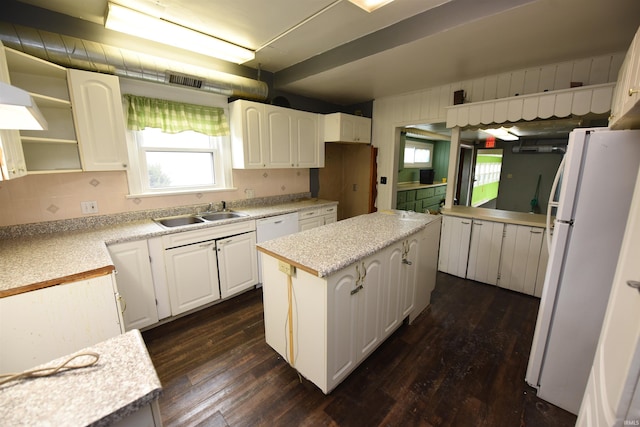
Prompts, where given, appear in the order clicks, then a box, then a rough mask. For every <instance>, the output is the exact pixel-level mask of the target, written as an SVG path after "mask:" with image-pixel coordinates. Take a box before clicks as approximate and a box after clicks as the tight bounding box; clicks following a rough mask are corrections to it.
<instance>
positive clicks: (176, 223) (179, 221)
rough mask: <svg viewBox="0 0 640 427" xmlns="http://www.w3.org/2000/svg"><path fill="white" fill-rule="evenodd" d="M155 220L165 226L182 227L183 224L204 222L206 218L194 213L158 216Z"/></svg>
mask: <svg viewBox="0 0 640 427" xmlns="http://www.w3.org/2000/svg"><path fill="white" fill-rule="evenodd" d="M154 221H155V222H157V223H158V224H161V225H164V226H165V227H180V226H183V225H191V224H202V223H203V222H204V219H202V218H199V217H197V216H194V215H181V216H172V217H168V218H158V219H156V220H154Z"/></svg>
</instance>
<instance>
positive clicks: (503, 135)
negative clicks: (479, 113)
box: [480, 127, 520, 141]
mask: <svg viewBox="0 0 640 427" xmlns="http://www.w3.org/2000/svg"><path fill="white" fill-rule="evenodd" d="M480 130H481V131H482V132H485V133H488V134H489V135H493V136H495V137H496V138H498V139H501V140H503V141H517V140H518V139H520V138H518V136H517V135H514V134H512V133H509V129H508V128H504V127H500V128H497V129H480Z"/></svg>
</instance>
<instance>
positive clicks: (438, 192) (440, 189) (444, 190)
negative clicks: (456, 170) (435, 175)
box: [435, 185, 447, 196]
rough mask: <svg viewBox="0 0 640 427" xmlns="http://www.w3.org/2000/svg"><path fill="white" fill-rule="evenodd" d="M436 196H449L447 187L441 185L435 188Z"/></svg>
mask: <svg viewBox="0 0 640 427" xmlns="http://www.w3.org/2000/svg"><path fill="white" fill-rule="evenodd" d="M435 194H436V196H444V195H445V194H447V186H446V185H439V186H437V187H435Z"/></svg>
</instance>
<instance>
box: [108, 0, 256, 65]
mask: <svg viewBox="0 0 640 427" xmlns="http://www.w3.org/2000/svg"><path fill="white" fill-rule="evenodd" d="M108 5H109V9H108V11H107V19H106V20H105V23H104V26H105V27H106V28H108V29H110V30H115V31H120V32H122V33H127V34H131V35H132V36H137V37H141V38H144V39H147V40H152V41H156V42H159V43H163V44H167V45H170V46H175V47H178V48H181V49H186V50H190V51H192V52H196V53H201V54H203V55H207V56H211V57H214V58H219V59H223V60H225V61H229V62H234V63H236V64H242V63H245V62H247V61H250V60H252V59H254V58H255V52H253V51H252V50H249V49H246V48H244V47H241V46H238V45H235V44H233V43H229V42H227V41H224V40H221V39H217V38H215V37H212V36H209V35H207V34H204V33H201V32H198V31H195V30H191V29H189V28H187V27H183V26H181V25H178V24H174V23H172V22H169V21H164V20H162V19H160V18H156V17H153V16H150V15H146V14H144V13H141V12H138V11H136V10H133V9H129V8H126V7H123V6H120V5H117V4H115V3H111V2H109V3H108Z"/></svg>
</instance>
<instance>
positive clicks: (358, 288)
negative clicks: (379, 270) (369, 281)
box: [351, 285, 362, 295]
mask: <svg viewBox="0 0 640 427" xmlns="http://www.w3.org/2000/svg"><path fill="white" fill-rule="evenodd" d="M361 290H362V285H360V286H358V287H357V288H355V289H352V290H351V295H355V294H357V293H358V292H360V291H361Z"/></svg>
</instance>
